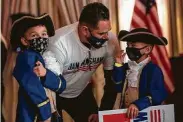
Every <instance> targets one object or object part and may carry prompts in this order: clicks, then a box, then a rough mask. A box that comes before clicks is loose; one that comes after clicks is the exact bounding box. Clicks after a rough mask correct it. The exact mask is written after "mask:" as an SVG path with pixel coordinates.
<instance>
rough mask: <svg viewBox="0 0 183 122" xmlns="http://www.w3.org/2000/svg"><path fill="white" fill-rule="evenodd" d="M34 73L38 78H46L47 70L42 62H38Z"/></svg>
mask: <svg viewBox="0 0 183 122" xmlns="http://www.w3.org/2000/svg"><path fill="white" fill-rule="evenodd" d="M33 71H34V73H35V74H36V75H37V76H38V77H44V76H45V75H46V69H45V68H44V67H43V65H42V63H41V62H40V61H37V62H36V66H35V67H34V69H33Z"/></svg>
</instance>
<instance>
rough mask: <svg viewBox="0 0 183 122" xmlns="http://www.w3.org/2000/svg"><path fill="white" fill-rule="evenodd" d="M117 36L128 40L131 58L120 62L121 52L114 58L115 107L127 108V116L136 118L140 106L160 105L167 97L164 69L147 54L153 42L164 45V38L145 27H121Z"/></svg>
mask: <svg viewBox="0 0 183 122" xmlns="http://www.w3.org/2000/svg"><path fill="white" fill-rule="evenodd" d="M118 39H119V40H120V41H126V42H127V48H126V53H127V55H128V57H129V59H130V61H128V63H125V64H123V62H124V61H123V60H124V56H125V53H124V52H122V55H120V56H117V57H116V58H115V59H116V63H115V66H114V71H113V80H114V82H115V84H116V90H117V91H118V94H117V99H116V103H115V105H114V108H115V109H116V108H128V109H127V117H128V118H135V117H137V116H138V112H139V111H141V110H142V109H145V108H147V107H149V106H153V105H160V104H161V103H162V102H163V101H164V100H165V99H166V98H167V94H168V93H167V91H166V89H165V85H164V78H163V73H162V71H161V69H160V68H159V67H158V66H157V65H156V64H154V63H152V62H151V58H150V56H149V54H150V53H151V52H152V49H153V46H154V45H167V40H166V39H165V38H164V37H157V36H155V35H154V34H152V33H151V32H150V31H149V30H148V29H145V28H137V29H134V30H132V31H130V32H128V31H125V30H122V31H120V33H119V35H118Z"/></svg>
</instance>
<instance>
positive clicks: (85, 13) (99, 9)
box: [79, 2, 109, 28]
mask: <svg viewBox="0 0 183 122" xmlns="http://www.w3.org/2000/svg"><path fill="white" fill-rule="evenodd" d="M100 20H109V10H108V8H107V7H106V6H104V5H103V4H102V3H99V2H94V3H90V4H88V5H86V6H85V7H84V8H83V10H82V11H81V15H80V18H79V23H80V24H83V23H85V24H88V25H89V26H91V27H92V28H97V24H98V22H99V21H100Z"/></svg>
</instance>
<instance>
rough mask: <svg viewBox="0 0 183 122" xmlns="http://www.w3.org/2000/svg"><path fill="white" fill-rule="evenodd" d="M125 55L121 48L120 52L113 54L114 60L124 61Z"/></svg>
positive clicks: (117, 61)
mask: <svg viewBox="0 0 183 122" xmlns="http://www.w3.org/2000/svg"><path fill="white" fill-rule="evenodd" d="M125 55H126V53H124V50H121V52H120V53H118V54H117V55H116V56H115V61H116V63H120V64H122V63H124V58H125Z"/></svg>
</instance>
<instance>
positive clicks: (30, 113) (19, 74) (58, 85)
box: [13, 50, 66, 122]
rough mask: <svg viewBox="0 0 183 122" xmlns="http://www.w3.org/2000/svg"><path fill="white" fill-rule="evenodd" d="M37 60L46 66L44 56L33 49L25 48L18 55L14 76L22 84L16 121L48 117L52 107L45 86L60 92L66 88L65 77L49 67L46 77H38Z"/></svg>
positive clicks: (27, 121)
mask: <svg viewBox="0 0 183 122" xmlns="http://www.w3.org/2000/svg"><path fill="white" fill-rule="evenodd" d="M37 61H40V62H41V63H42V64H43V66H45V63H44V60H43V58H42V56H41V55H40V54H39V53H37V52H35V51H33V50H25V51H23V52H20V53H19V54H18V56H17V59H16V65H15V68H14V70H13V76H14V77H15V78H16V80H17V81H18V83H19V85H20V88H19V93H18V106H17V117H16V122H33V121H34V120H35V117H37V118H38V119H39V120H41V121H44V120H46V119H48V118H49V117H50V116H51V107H50V102H49V99H48V98H47V96H46V93H45V90H44V88H43V87H46V88H48V89H50V90H52V91H55V92H57V93H59V94H60V93H62V92H63V90H64V89H65V88H66V81H65V79H64V78H63V77H62V76H61V75H60V76H56V75H55V74H54V73H53V72H51V71H50V70H48V69H46V70H47V72H46V76H45V77H44V78H39V77H37V76H36V74H35V73H34V72H33V68H34V67H35V63H36V62H37Z"/></svg>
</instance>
